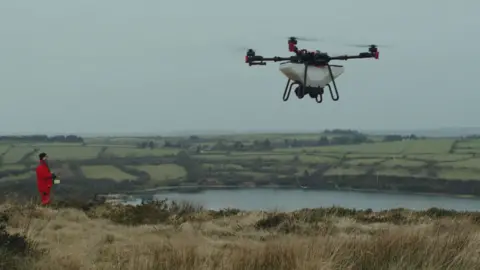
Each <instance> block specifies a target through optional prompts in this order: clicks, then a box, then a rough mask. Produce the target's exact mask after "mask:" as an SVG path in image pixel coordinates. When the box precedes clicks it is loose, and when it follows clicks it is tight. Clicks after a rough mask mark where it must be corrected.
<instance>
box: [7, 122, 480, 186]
mask: <svg viewBox="0 0 480 270" xmlns="http://www.w3.org/2000/svg"><path fill="white" fill-rule="evenodd" d="M42 151H45V152H47V153H48V154H49V156H50V158H51V159H50V163H51V166H52V168H53V170H54V171H55V172H57V174H58V175H59V176H60V178H61V180H62V184H61V185H60V186H59V187H58V193H59V194H60V195H61V194H62V193H63V194H66V193H67V192H68V193H69V194H72V193H75V194H90V195H91V194H93V193H107V192H126V191H129V192H131V191H140V190H152V189H162V188H165V187H171V188H178V187H182V186H183V187H185V186H187V187H197V188H198V187H200V188H201V187H205V188H209V187H217V188H218V187H222V186H229V187H291V188H298V187H300V186H302V187H304V188H312V189H314V188H318V189H368V190H388V191H408V192H432V193H450V194H465V195H480V181H479V180H480V157H478V156H477V154H479V153H480V138H478V137H476V136H470V137H461V138H424V137H417V136H415V135H409V136H400V135H385V136H367V135H365V134H362V133H359V132H357V131H352V130H333V131H326V132H324V133H321V134H315V133H311V134H236V135H221V136H195V135H193V136H187V137H160V136H157V137H92V138H81V137H76V136H70V137H68V138H67V137H62V136H57V137H50V138H48V137H46V136H41V135H38V136H30V137H29V136H24V137H15V136H11V137H6V136H4V137H1V138H0V187H1V188H2V190H5V191H18V190H22V191H23V192H26V193H32V194H33V193H35V185H34V182H33V179H34V174H33V170H32V168H33V166H35V164H36V162H37V161H36V156H37V154H38V153H39V152H42Z"/></svg>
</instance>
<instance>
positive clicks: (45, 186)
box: [36, 160, 53, 205]
mask: <svg viewBox="0 0 480 270" xmlns="http://www.w3.org/2000/svg"><path fill="white" fill-rule="evenodd" d="M36 171H37V187H38V192H40V196H41V198H42V204H43V205H47V204H49V203H50V189H51V188H52V185H53V179H52V173H51V172H50V169H49V168H48V165H47V163H46V162H45V161H43V160H40V164H38V166H37V170H36Z"/></svg>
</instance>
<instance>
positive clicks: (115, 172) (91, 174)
mask: <svg viewBox="0 0 480 270" xmlns="http://www.w3.org/2000/svg"><path fill="white" fill-rule="evenodd" d="M81 170H82V173H83V174H84V175H85V176H86V177H87V178H91V179H105V178H106V179H113V180H116V181H123V180H135V179H136V177H135V176H133V175H130V174H128V173H125V172H123V171H121V170H119V169H118V168H115V167H114V166H110V165H93V166H82V167H81Z"/></svg>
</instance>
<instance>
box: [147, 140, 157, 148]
mask: <svg viewBox="0 0 480 270" xmlns="http://www.w3.org/2000/svg"><path fill="white" fill-rule="evenodd" d="M148 148H150V149H153V148H155V143H154V142H153V141H149V142H148Z"/></svg>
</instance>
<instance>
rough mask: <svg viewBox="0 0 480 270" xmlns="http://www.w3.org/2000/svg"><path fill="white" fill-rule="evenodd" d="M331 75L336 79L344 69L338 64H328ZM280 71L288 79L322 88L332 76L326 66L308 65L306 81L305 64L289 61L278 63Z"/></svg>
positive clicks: (330, 80) (307, 85)
mask: <svg viewBox="0 0 480 270" xmlns="http://www.w3.org/2000/svg"><path fill="white" fill-rule="evenodd" d="M330 68H331V69H332V75H333V77H334V78H335V79H336V78H337V77H338V76H340V75H341V74H342V73H343V72H344V71H345V69H344V67H343V66H340V65H330ZM280 71H281V72H282V73H283V74H284V75H285V76H286V77H287V78H289V79H290V80H292V81H297V82H301V83H302V84H303V85H304V86H306V87H320V88H323V87H325V86H326V85H327V84H329V83H330V82H332V78H331V76H330V71H329V70H328V66H326V65H325V66H308V67H307V81H306V82H304V78H305V65H304V64H298V63H291V62H284V63H280Z"/></svg>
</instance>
